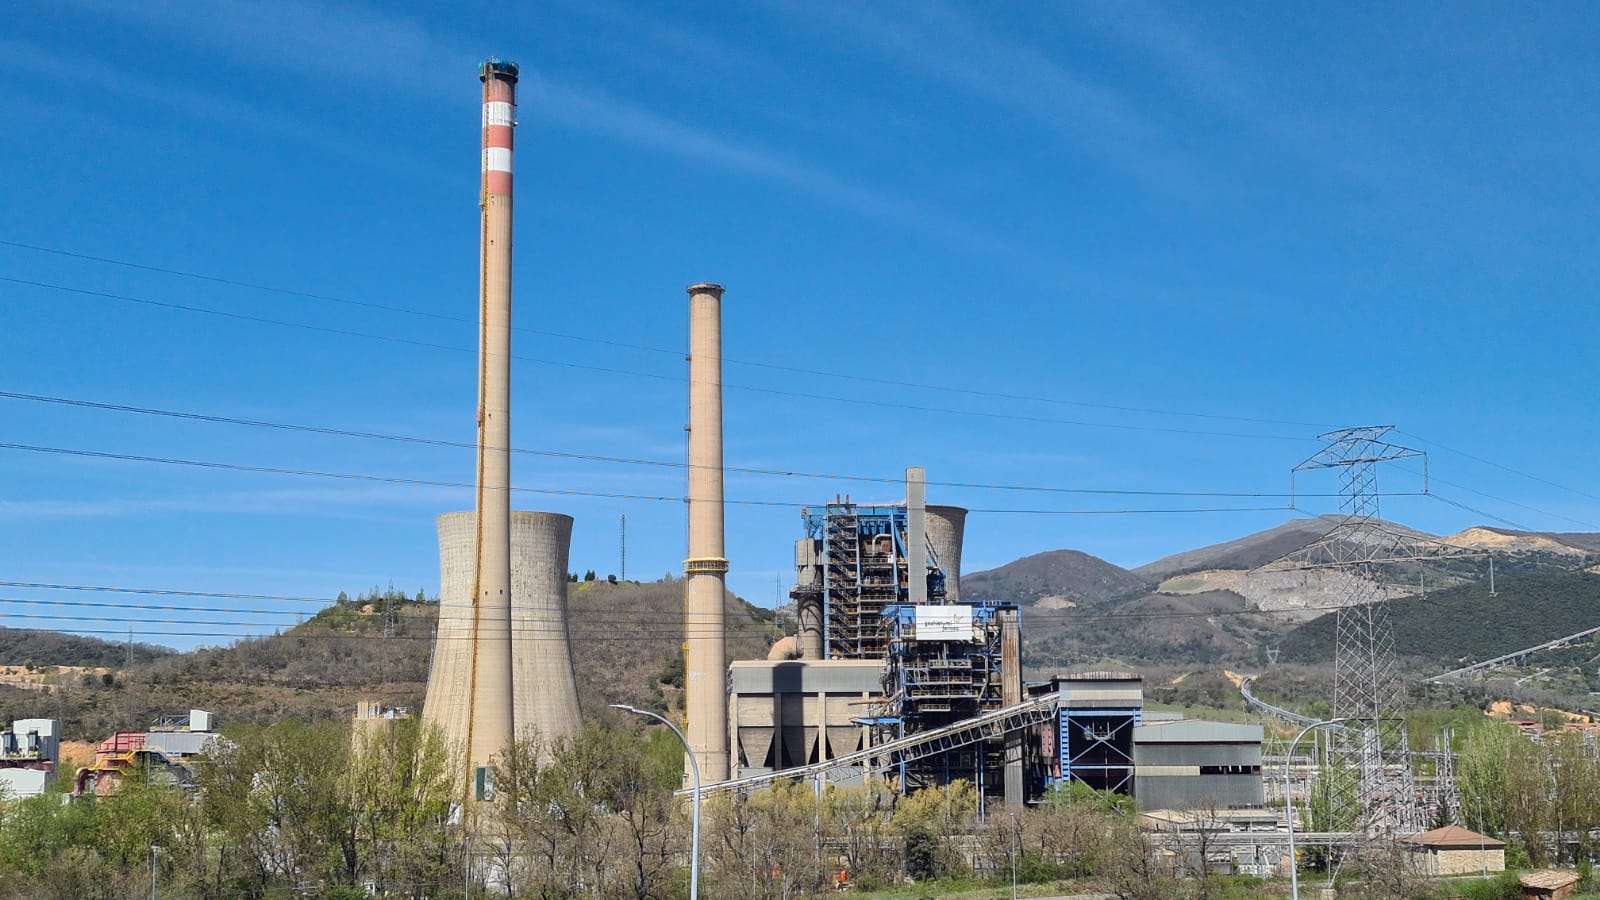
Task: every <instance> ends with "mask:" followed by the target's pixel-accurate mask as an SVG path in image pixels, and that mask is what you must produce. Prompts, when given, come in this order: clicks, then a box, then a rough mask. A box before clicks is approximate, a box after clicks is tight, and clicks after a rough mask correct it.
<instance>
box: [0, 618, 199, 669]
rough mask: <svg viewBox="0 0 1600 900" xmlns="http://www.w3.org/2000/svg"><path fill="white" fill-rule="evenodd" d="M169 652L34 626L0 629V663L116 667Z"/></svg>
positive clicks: (164, 648) (24, 666)
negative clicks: (44, 629) (34, 627)
mask: <svg viewBox="0 0 1600 900" xmlns="http://www.w3.org/2000/svg"><path fill="white" fill-rule="evenodd" d="M172 654H173V651H172V650H169V649H167V648H166V647H157V646H154V645H152V644H142V643H133V642H127V641H104V640H101V639H99V638H95V637H87V636H83V635H76V634H62V633H61V632H59V631H42V630H39V629H33V628H0V666H21V667H23V668H24V669H28V668H34V669H37V668H40V667H43V666H76V667H83V668H95V667H100V666H111V667H117V666H125V665H128V664H129V663H148V662H151V661H154V660H157V659H160V658H162V657H164V656H171V655H172Z"/></svg>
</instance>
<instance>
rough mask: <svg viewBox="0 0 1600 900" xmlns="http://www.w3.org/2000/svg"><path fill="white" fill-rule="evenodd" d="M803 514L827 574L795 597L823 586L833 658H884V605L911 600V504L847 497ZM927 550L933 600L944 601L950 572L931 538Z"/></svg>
mask: <svg viewBox="0 0 1600 900" xmlns="http://www.w3.org/2000/svg"><path fill="white" fill-rule="evenodd" d="M803 518H804V521H805V527H806V535H807V537H808V538H811V539H813V540H816V541H818V542H820V545H821V556H822V568H823V576H822V580H821V584H820V585H815V586H805V587H800V586H797V587H796V588H795V591H794V593H793V594H792V595H791V596H793V597H794V598H795V599H796V600H797V601H800V602H806V601H808V600H812V599H814V598H815V595H816V593H817V592H818V591H819V590H820V593H821V597H820V603H821V607H822V628H823V641H824V645H825V648H826V650H825V655H826V657H827V658H828V659H882V658H883V657H884V655H885V654H886V653H887V652H888V643H887V632H886V630H885V629H884V627H883V621H882V618H883V611H884V608H885V607H888V606H891V605H893V604H896V603H905V602H907V600H908V599H909V587H910V584H909V579H908V576H907V571H908V567H907V565H906V561H907V559H908V554H907V552H906V533H907V515H906V508H905V507H904V506H874V505H858V504H855V503H851V502H850V501H849V500H842V501H838V502H835V503H829V504H827V505H826V506H825V507H823V509H822V511H821V512H812V511H810V510H807V511H806V513H805V514H804V516H803ZM925 540H926V539H925ZM927 554H928V555H927V559H928V563H929V567H930V572H929V574H928V602H930V603H935V604H939V603H944V602H945V575H944V571H943V569H942V567H941V565H940V562H939V559H938V557H937V554H936V552H935V551H934V548H933V546H932V544H931V543H929V544H928V550H927Z"/></svg>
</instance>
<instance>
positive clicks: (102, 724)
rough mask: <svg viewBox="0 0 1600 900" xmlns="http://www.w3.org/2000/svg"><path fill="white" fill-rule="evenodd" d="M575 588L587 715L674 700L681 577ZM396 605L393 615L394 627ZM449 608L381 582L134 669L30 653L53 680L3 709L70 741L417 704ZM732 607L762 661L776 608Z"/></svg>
mask: <svg viewBox="0 0 1600 900" xmlns="http://www.w3.org/2000/svg"><path fill="white" fill-rule="evenodd" d="M568 587H569V591H568V608H569V614H570V618H571V632H572V649H573V662H574V666H575V668H576V669H577V674H578V689H579V699H580V701H581V703H582V705H583V709H584V711H585V714H586V715H589V716H595V715H598V713H599V712H600V711H601V710H603V709H604V708H605V707H606V705H607V704H609V703H632V704H635V705H638V706H642V707H646V708H650V709H655V710H658V711H666V710H668V709H671V708H675V707H676V705H677V700H678V697H679V695H680V692H681V688H682V683H683V661H682V643H683V624H682V622H683V582H682V581H680V580H677V579H670V580H663V581H656V582H649V583H638V582H622V583H616V584H612V583H608V582H606V581H588V582H576V583H573V584H570V585H569V586H568ZM389 605H392V606H393V608H394V613H395V616H394V620H395V625H394V628H393V633H392V635H391V636H388V637H385V628H384V622H385V612H386V608H387V607H388V606H389ZM438 609H439V608H438V604H437V603H435V602H428V601H423V602H418V601H416V600H412V599H409V598H407V597H406V596H405V595H404V594H402V593H399V592H395V591H389V592H383V593H380V592H378V591H376V590H375V591H374V592H373V594H372V595H371V596H360V597H357V598H356V599H354V600H349V601H345V602H339V603H335V604H333V605H332V606H329V607H327V608H325V609H323V610H322V611H320V612H318V613H317V614H316V615H314V616H312V617H311V618H310V619H308V620H307V621H306V622H304V623H303V624H301V625H298V626H295V627H294V628H291V629H288V630H287V631H285V632H283V633H282V634H277V635H270V636H265V637H259V638H250V639H246V640H241V641H238V642H237V643H234V644H231V645H229V646H226V647H217V648H204V649H199V650H195V651H192V652H189V653H173V652H170V651H165V652H163V651H161V650H160V649H159V648H146V650H147V652H146V654H145V656H144V657H143V658H139V657H136V659H135V663H134V665H132V666H127V667H124V666H123V665H122V664H123V662H124V659H125V654H126V653H127V648H126V646H125V645H121V644H105V646H104V653H105V654H106V657H107V658H108V659H109V658H110V657H115V659H114V660H110V661H111V663H112V665H114V666H115V667H116V668H115V669H114V671H111V672H106V673H103V674H92V675H91V674H88V673H81V672H78V671H74V670H66V671H52V670H53V668H54V666H56V665H73V664H76V663H75V661H76V660H78V659H93V658H94V657H92V656H90V657H85V656H81V655H80V656H72V655H71V654H70V653H65V652H64V653H63V654H62V655H58V656H55V657H52V658H53V659H60V660H63V662H60V663H53V664H51V665H49V666H45V664H44V663H43V662H41V661H40V659H42V655H41V654H39V653H37V652H32V656H34V657H38V658H39V659H36V660H35V663H36V665H37V666H40V667H41V674H42V678H41V679H40V681H41V682H42V683H39V684H35V685H32V686H30V687H28V688H26V689H24V688H17V687H11V686H7V685H4V684H0V719H4V720H6V721H9V720H10V719H13V718H17V717H26V716H49V717H52V718H58V719H61V720H62V722H63V730H64V731H65V733H66V736H67V737H68V738H70V739H79V740H98V739H100V738H103V737H105V736H106V735H108V734H110V733H111V732H114V731H118V730H141V729H143V728H145V727H146V726H148V725H149V723H150V722H151V721H153V720H154V719H155V718H156V717H157V716H159V715H162V714H166V713H175V712H185V711H187V710H189V709H190V708H199V709H207V710H211V711H213V712H215V713H217V714H218V716H219V717H220V718H221V719H222V721H224V722H245V723H267V722H273V721H279V720H284V719H296V720H301V721H319V720H327V719H339V718H345V717H348V716H349V715H351V713H352V712H354V709H355V704H356V701H357V700H359V699H363V698H371V699H375V700H378V701H380V702H382V703H384V704H386V705H391V706H406V707H410V708H412V709H418V708H420V706H421V704H422V696H423V692H424V690H425V688H426V683H427V677H428V660H429V652H430V650H431V647H432V640H433V629H434V623H435V621H436V620H437V618H438ZM725 609H726V611H727V616H728V652H729V657H730V658H731V659H750V658H760V657H764V656H765V655H766V651H767V648H768V647H769V646H771V644H772V642H773V641H774V640H776V638H777V636H778V629H777V627H776V625H775V624H774V620H773V614H772V611H771V610H765V609H761V608H759V607H755V606H751V605H750V604H749V603H746V602H745V601H743V600H741V599H739V598H737V597H735V596H733V595H732V594H729V595H728V596H727V599H726V603H725ZM39 634H44V635H47V636H49V637H50V638H63V639H66V640H74V639H72V638H71V637H70V636H66V635H59V634H56V633H54V632H41V633H39ZM98 643H104V642H98ZM28 646H29V647H32V646H33V645H31V644H29V645H28ZM41 646H54V642H53V641H46V642H45V644H43V645H41ZM63 646H67V645H63ZM85 646H91V647H92V646H94V645H93V644H89V645H85ZM134 647H135V649H136V650H137V648H138V645H134ZM12 652H13V653H14V654H15V655H14V656H12V657H4V656H0V665H4V664H6V663H10V662H13V661H15V663H17V664H21V663H23V662H25V657H28V656H29V653H25V652H22V651H21V650H15V649H14V650H13V651H12ZM67 660H72V661H74V662H67Z"/></svg>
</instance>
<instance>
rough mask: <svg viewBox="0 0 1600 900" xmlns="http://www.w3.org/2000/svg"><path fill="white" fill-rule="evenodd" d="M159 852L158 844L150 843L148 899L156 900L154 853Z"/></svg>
mask: <svg viewBox="0 0 1600 900" xmlns="http://www.w3.org/2000/svg"><path fill="white" fill-rule="evenodd" d="M160 852H161V845H160V844H151V845H150V900H156V854H157V853H160Z"/></svg>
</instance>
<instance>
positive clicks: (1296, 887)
mask: <svg viewBox="0 0 1600 900" xmlns="http://www.w3.org/2000/svg"><path fill="white" fill-rule="evenodd" d="M1353 721H1356V720H1355V719H1354V718H1353V717H1351V716H1341V717H1339V718H1337V719H1324V720H1322V721H1320V722H1312V723H1311V724H1310V725H1307V726H1306V727H1304V728H1302V729H1300V733H1299V734H1297V735H1295V736H1294V740H1292V741H1290V742H1289V752H1288V753H1287V754H1286V755H1285V756H1284V757H1283V820H1284V822H1286V823H1288V825H1289V900H1300V866H1299V863H1298V861H1297V860H1296V859H1295V857H1294V791H1293V788H1291V787H1290V784H1289V764H1290V763H1292V762H1294V748H1295V747H1296V746H1297V745H1298V744H1299V743H1300V739H1301V738H1303V737H1305V736H1306V735H1307V734H1308V733H1310V732H1311V731H1313V730H1315V729H1318V728H1323V727H1325V726H1328V725H1337V724H1339V723H1340V722H1353Z"/></svg>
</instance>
